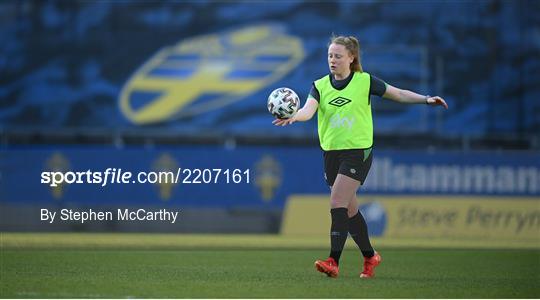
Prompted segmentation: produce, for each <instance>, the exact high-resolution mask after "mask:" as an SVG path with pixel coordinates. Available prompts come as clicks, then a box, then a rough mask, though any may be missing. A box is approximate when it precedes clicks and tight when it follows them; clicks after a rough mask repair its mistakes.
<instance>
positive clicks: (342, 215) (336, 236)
mask: <svg viewBox="0 0 540 300" xmlns="http://www.w3.org/2000/svg"><path fill="white" fill-rule="evenodd" d="M330 213H331V214H332V226H331V227H330V246H331V249H330V257H332V258H333V259H334V260H335V261H336V263H337V264H339V258H340V256H341V252H343V247H344V246H345V241H347V236H348V229H349V221H348V218H349V217H348V215H347V208H345V207H339V208H332V209H331V210H330Z"/></svg>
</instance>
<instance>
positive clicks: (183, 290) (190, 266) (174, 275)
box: [0, 234, 540, 298]
mask: <svg viewBox="0 0 540 300" xmlns="http://www.w3.org/2000/svg"><path fill="white" fill-rule="evenodd" d="M127 236H128V238H126V235H119V237H120V239H115V235H110V234H109V235H84V234H82V235H74V234H57V235H52V236H47V235H39V234H35V235H24V234H23V235H16V234H15V235H14V234H2V251H1V273H0V278H1V285H0V288H1V289H0V291H1V297H2V298H80V297H82V298H132V297H134V298H186V297H187V298H539V297H540V285H539V282H540V251H539V250H538V249H529V250H520V249H507V250H487V249H453V250H452V249H441V248H439V249H427V248H418V249H411V248H409V249H407V248H396V247H386V248H384V247H382V248H379V251H380V253H381V254H382V256H383V263H382V264H381V266H380V267H378V268H377V277H376V278H374V279H367V280H366V279H360V278H358V273H359V271H360V256H359V251H358V250H356V249H355V248H354V246H353V245H352V244H353V243H352V241H348V244H349V247H348V248H347V250H346V251H345V252H344V254H343V256H342V262H341V266H340V276H339V277H338V278H337V279H332V278H327V277H326V276H324V275H323V274H320V273H318V272H316V271H315V268H314V267H313V262H314V260H315V259H317V258H324V257H325V256H326V255H327V250H326V249H325V247H313V244H310V245H309V246H303V247H302V246H298V245H296V244H294V245H293V246H292V247H291V246H290V243H287V242H282V243H281V244H280V243H279V242H276V241H279V239H278V238H275V239H276V240H275V241H272V238H271V239H270V240H271V241H270V242H269V241H268V239H265V238H264V236H263V237H259V239H260V242H259V243H253V244H247V245H246V241H249V240H252V239H257V237H255V236H239V237H238V236H210V235H208V236H205V235H202V236H181V235H131V236H130V235H127ZM142 237H145V238H147V239H148V240H144V239H143V240H142V241H143V242H141V238H142ZM100 238H103V239H102V240H100ZM109 238H110V239H111V241H112V240H116V241H118V240H120V241H121V242H116V243H113V242H111V243H109V244H107V243H106V242H105V241H104V240H107V239H109ZM40 239H42V240H43V241H41V242H40V241H39V240H40ZM55 239H56V241H57V242H55ZM96 240H97V242H96ZM136 240H139V245H137V244H136V243H134V242H135V241H136ZM152 240H155V243H154V244H152V243H151V242H150V241H152ZM167 240H168V241H174V240H180V241H181V242H179V243H175V242H172V243H166V242H165V241H167ZM199 240H200V241H208V240H214V243H208V242H207V243H206V244H205V243H202V242H197V241H199ZM216 240H217V241H218V242H215V241H216ZM44 241H49V242H44ZM60 241H63V243H61V242H60ZM122 241H123V242H122ZM127 241H131V242H133V243H131V242H127ZM226 241H228V242H226ZM182 244H183V245H185V246H182ZM255 245H258V246H255Z"/></svg>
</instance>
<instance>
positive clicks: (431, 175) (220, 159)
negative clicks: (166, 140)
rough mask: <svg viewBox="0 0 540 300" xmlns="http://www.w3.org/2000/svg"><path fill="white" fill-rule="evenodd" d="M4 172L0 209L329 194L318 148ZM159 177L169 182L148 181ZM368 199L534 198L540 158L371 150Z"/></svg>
mask: <svg viewBox="0 0 540 300" xmlns="http://www.w3.org/2000/svg"><path fill="white" fill-rule="evenodd" d="M0 172H1V179H0V201H1V202H10V203H12V204H13V203H20V204H24V203H43V204H53V203H58V204H62V205H71V204H73V205H77V206H92V205H99V206H118V205H159V206H175V207H184V206H204V207H230V208H235V207H240V208H255V209H280V208H282V207H283V205H284V203H285V200H286V198H287V197H288V196H289V195H291V194H321V193H328V192H329V189H328V187H327V186H326V184H325V182H324V179H323V178H324V177H323V163H322V152H321V151H320V150H319V149H317V148H316V147H278V146H276V147H262V146H261V147H238V148H236V149H234V150H226V149H224V148H222V147H217V146H205V147H202V146H185V147H175V148H157V149H152V150H147V149H143V148H131V149H122V150H117V149H114V148H112V147H86V148H84V149H83V148H76V147H50V148H32V149H9V150H4V151H1V152H0ZM53 172H58V173H53ZM127 172H130V174H131V177H129V178H128V179H127V181H126V183H118V182H119V181H121V180H122V179H125V178H124V177H125V174H127ZM160 172H161V173H163V174H165V175H170V176H169V178H167V177H165V178H166V179H169V181H168V182H163V181H162V182H161V183H159V182H156V183H149V181H152V180H154V181H155V180H157V178H158V176H159V173H160ZM140 173H144V174H143V175H144V176H142V177H140V178H139V177H138V174H140ZM150 173H152V174H154V175H153V177H152V176H151V175H150ZM55 174H56V175H55ZM58 174H62V175H58ZM55 176H56V177H55ZM59 176H64V177H63V178H60V177H59ZM54 178H57V179H64V182H63V183H58V182H56V183H55V182H53V179H54ZM98 179H99V180H98ZM166 179H163V178H162V180H166ZM172 179H174V180H176V181H175V182H173V181H174V180H172ZM66 181H68V182H70V183H66ZM362 192H369V193H370V194H434V195H437V194H441V195H513V196H538V195H540V155H539V154H537V153H500V154H499V153H466V154H464V153H452V152H436V153H427V152H423V151H410V152H408V151H377V150H376V149H375V150H374V162H373V166H372V168H371V171H370V174H369V175H368V178H367V180H366V184H365V186H364V187H362V188H361V189H360V192H359V193H360V194H361V193H362Z"/></svg>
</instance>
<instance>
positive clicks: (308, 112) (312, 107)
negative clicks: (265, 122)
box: [272, 97, 319, 126]
mask: <svg viewBox="0 0 540 300" xmlns="http://www.w3.org/2000/svg"><path fill="white" fill-rule="evenodd" d="M318 107H319V102H317V100H315V98H313V97H309V98H308V99H307V101H306V103H305V104H304V107H302V108H301V109H300V110H299V111H297V112H296V114H295V115H294V116H292V117H290V118H288V119H275V120H274V121H272V124H274V125H276V126H285V125H289V124H292V123H294V122H296V121H307V120H310V119H311V118H312V117H313V115H314V114H315V112H316V111H317V108H318Z"/></svg>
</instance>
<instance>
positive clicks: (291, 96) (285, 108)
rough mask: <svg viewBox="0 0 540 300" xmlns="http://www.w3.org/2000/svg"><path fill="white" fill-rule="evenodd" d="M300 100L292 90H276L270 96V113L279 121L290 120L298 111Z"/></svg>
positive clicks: (284, 88) (283, 88)
mask: <svg viewBox="0 0 540 300" xmlns="http://www.w3.org/2000/svg"><path fill="white" fill-rule="evenodd" d="M298 107H300V98H298V95H296V93H295V92H294V91H293V90H291V89H290V88H286V87H282V88H279V89H275V90H274V91H272V93H270V96H268V111H269V112H270V113H271V114H272V115H273V116H274V117H276V118H278V119H288V118H290V117H292V116H294V114H296V112H297V111H298Z"/></svg>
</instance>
